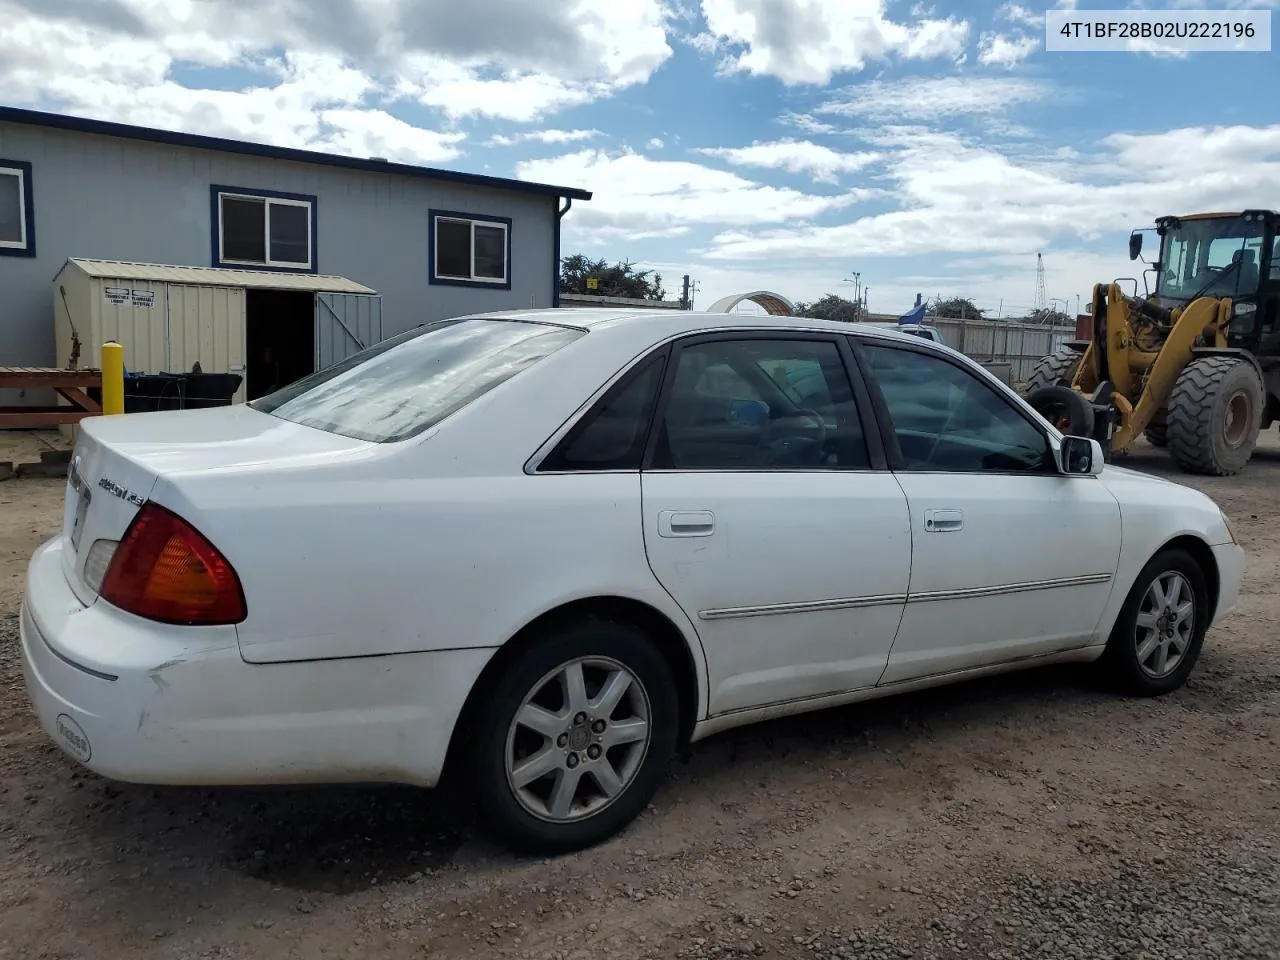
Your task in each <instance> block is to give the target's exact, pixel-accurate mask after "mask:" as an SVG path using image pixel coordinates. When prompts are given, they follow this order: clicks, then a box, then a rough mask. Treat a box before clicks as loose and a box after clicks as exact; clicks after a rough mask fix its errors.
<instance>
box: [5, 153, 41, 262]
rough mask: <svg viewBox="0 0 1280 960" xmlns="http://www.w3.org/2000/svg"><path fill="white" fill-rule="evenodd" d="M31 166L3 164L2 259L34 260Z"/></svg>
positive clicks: (24, 163) (23, 163)
mask: <svg viewBox="0 0 1280 960" xmlns="http://www.w3.org/2000/svg"><path fill="white" fill-rule="evenodd" d="M35 255H36V240H35V223H34V216H33V213H32V203H31V164H29V163H26V162H24V161H22V160H0V256H10V257H34V256H35Z"/></svg>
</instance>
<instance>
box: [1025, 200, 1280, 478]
mask: <svg viewBox="0 0 1280 960" xmlns="http://www.w3.org/2000/svg"><path fill="white" fill-rule="evenodd" d="M1277 228H1280V214H1277V213H1276V212H1275V211H1271V210H1245V211H1243V212H1242V213H1198V214H1194V215H1191V216H1184V217H1172V216H1170V217H1161V218H1159V219H1157V220H1156V223H1155V227H1154V228H1150V227H1148V228H1145V230H1151V229H1154V231H1155V233H1156V234H1157V235H1158V236H1159V238H1160V252H1159V258H1158V259H1157V260H1156V261H1155V262H1154V263H1151V264H1148V269H1147V271H1146V273H1153V272H1154V274H1155V278H1156V279H1155V290H1154V292H1150V293H1148V295H1147V296H1144V297H1139V296H1137V295H1136V294H1137V290H1136V281H1134V285H1135V290H1134V296H1129V295H1126V294H1125V293H1124V292H1122V291H1121V289H1120V285H1119V283H1118V282H1116V283H1110V284H1101V283H1100V284H1097V285H1096V286H1095V287H1094V288H1093V305H1092V324H1091V326H1092V330H1091V331H1090V333H1089V336H1088V338H1087V339H1080V340H1073V341H1068V342H1067V343H1065V344H1063V345H1062V346H1061V347H1059V348H1058V349H1057V350H1056V351H1054V352H1053V353H1052V354H1050V355H1049V356H1047V357H1044V358H1042V359H1041V360H1040V361H1038V362H1037V363H1036V365H1035V367H1034V368H1033V370H1032V373H1031V376H1030V378H1029V380H1028V382H1027V388H1026V399H1027V401H1028V402H1029V403H1030V404H1031V405H1032V406H1033V407H1035V408H1036V409H1037V410H1038V411H1039V412H1040V413H1041V414H1042V415H1044V416H1046V417H1047V418H1048V419H1050V420H1051V421H1053V422H1054V423H1055V424H1056V425H1057V426H1058V427H1059V429H1061V430H1062V431H1063V432H1064V433H1071V434H1075V435H1080V436H1089V437H1093V438H1094V439H1096V440H1097V441H1098V442H1099V443H1100V444H1102V448H1103V450H1104V451H1106V452H1107V456H1108V459H1110V456H1111V454H1112V453H1124V452H1125V451H1126V450H1128V448H1129V446H1130V444H1132V443H1133V441H1134V440H1135V439H1136V438H1137V437H1138V436H1139V435H1140V434H1145V436H1146V438H1147V440H1148V441H1149V442H1151V443H1153V444H1155V445H1157V446H1161V447H1165V446H1167V447H1168V449H1169V452H1170V453H1171V454H1172V455H1173V458H1174V460H1176V461H1177V463H1178V464H1179V466H1181V467H1182V469H1183V470H1185V471H1187V472H1189V473H1200V474H1209V475H1214V476H1227V475H1230V474H1234V473H1238V472H1239V471H1240V470H1242V469H1244V467H1245V465H1246V464H1247V463H1248V462H1249V459H1250V458H1251V457H1252V455H1253V450H1254V447H1255V446H1256V445H1257V442H1258V434H1259V431H1260V430H1262V429H1263V428H1265V427H1269V426H1270V425H1271V424H1272V423H1273V422H1274V421H1276V420H1278V419H1280V240H1278V238H1277ZM1143 232H1144V231H1143V230H1135V231H1133V233H1132V234H1131V235H1130V237H1129V259H1130V260H1137V259H1138V258H1139V257H1140V256H1141V254H1142V240H1143ZM1145 262H1146V261H1145V260H1144V263H1145ZM1144 279H1145V277H1144ZM1144 286H1146V284H1145V283H1144Z"/></svg>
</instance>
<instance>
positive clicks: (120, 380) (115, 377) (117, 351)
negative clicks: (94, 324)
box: [102, 340, 124, 416]
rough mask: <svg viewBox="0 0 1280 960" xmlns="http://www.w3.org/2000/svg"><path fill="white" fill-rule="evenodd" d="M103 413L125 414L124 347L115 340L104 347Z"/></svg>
mask: <svg viewBox="0 0 1280 960" xmlns="http://www.w3.org/2000/svg"><path fill="white" fill-rule="evenodd" d="M102 413H103V415H104V416H106V415H110V414H119V413H124V347H123V346H121V345H120V344H118V343H116V342H115V341H114V340H112V341H111V342H109V343H104V344H103V345H102Z"/></svg>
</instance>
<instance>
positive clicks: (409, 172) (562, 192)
mask: <svg viewBox="0 0 1280 960" xmlns="http://www.w3.org/2000/svg"><path fill="white" fill-rule="evenodd" d="M0 123H20V124H26V125H28V126H37V127H50V128H52V129H55V130H71V131H74V132H76V133H90V134H97V135H99V136H104V137H123V138H125V139H128V140H144V141H148V142H150V143H162V144H167V145H168V146H174V147H190V148H193V149H196V150H216V151H218V152H220V153H236V154H241V155H243V156H250V157H266V158H270V159H273V160H292V161H294V162H296V163H314V164H319V165H321V166H326V167H342V168H345V169H348V170H361V171H364V172H366V173H387V174H394V175H397V176H403V177H417V178H420V179H427V180H441V181H446V182H449V183H459V184H466V185H468V186H473V187H487V188H489V189H493V190H511V191H514V192H516V193H532V194H538V195H541V196H550V197H572V198H574V199H576V200H590V199H591V191H590V190H581V189H578V188H577V187H558V186H554V185H552V184H547V183H531V182H528V181H525V180H511V179H508V178H506V177H489V176H484V175H483V174H478V173H461V172H459V171H457V170H441V169H439V168H437V167H419V166H415V165H413V164H409V163H391V162H389V161H386V160H369V159H366V158H363V157H343V156H338V155H336V154H331V153H320V152H318V151H314V150H297V149H294V148H292V147H276V146H270V145H268V144H265V143H249V142H247V141H244V140H228V139H225V138H223V137H206V136H203V135H201V134H194V133H178V132H176V131H171V130H157V129H155V128H153V127H138V126H133V125H132V124H127V123H113V122H110V121H107V120H89V119H87V118H84V117H71V116H66V115H64V114H60V113H47V112H45V111H43V110H25V109H22V108H20V107H0Z"/></svg>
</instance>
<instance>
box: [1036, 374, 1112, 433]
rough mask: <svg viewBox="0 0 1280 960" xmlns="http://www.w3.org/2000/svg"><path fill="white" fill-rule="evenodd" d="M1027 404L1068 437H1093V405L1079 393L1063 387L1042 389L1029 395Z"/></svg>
mask: <svg viewBox="0 0 1280 960" xmlns="http://www.w3.org/2000/svg"><path fill="white" fill-rule="evenodd" d="M1027 403H1029V404H1030V405H1031V407H1032V408H1033V409H1034V410H1035V411H1036V413H1038V414H1040V416H1042V417H1044V418H1045V419H1046V420H1048V421H1049V422H1050V423H1052V424H1053V425H1054V426H1055V427H1057V428H1058V430H1059V431H1061V432H1062V433H1063V434H1065V435H1066V436H1069V437H1092V436H1093V427H1094V420H1095V417H1094V413H1093V404H1091V403H1090V402H1089V401H1088V400H1086V399H1085V397H1084V394H1082V393H1080V392H1079V391H1077V390H1072V389H1071V388H1070V387H1061V386H1058V387H1041V388H1040V389H1038V390H1032V391H1031V392H1030V393H1028V394H1027Z"/></svg>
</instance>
